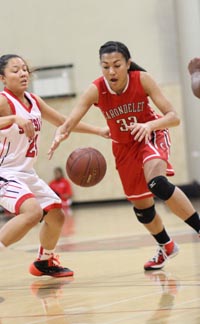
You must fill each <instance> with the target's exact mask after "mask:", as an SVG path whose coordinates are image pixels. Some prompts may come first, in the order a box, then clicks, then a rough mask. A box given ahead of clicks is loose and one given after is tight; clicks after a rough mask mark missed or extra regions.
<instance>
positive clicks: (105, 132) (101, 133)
mask: <svg viewBox="0 0 200 324" xmlns="http://www.w3.org/2000/svg"><path fill="white" fill-rule="evenodd" d="M99 136H102V137H104V138H107V139H109V138H111V134H110V128H109V127H102V128H100V130H99Z"/></svg>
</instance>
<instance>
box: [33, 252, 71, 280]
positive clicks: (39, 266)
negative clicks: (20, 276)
mask: <svg viewBox="0 0 200 324" xmlns="http://www.w3.org/2000/svg"><path fill="white" fill-rule="evenodd" d="M29 272H30V273H31V274H32V275H33V276H51V277H57V278H58V277H71V276H73V274H74V272H73V271H72V270H70V269H68V268H64V267H62V266H60V261H59V259H58V256H55V255H52V256H51V257H50V258H49V259H47V260H36V261H34V262H33V263H32V264H31V265H30V267H29Z"/></svg>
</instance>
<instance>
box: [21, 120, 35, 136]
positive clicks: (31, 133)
mask: <svg viewBox="0 0 200 324" xmlns="http://www.w3.org/2000/svg"><path fill="white" fill-rule="evenodd" d="M24 133H25V135H26V136H27V137H28V138H30V139H32V138H33V137H34V136H35V129H34V127H33V124H32V123H28V124H26V125H25V126H24Z"/></svg>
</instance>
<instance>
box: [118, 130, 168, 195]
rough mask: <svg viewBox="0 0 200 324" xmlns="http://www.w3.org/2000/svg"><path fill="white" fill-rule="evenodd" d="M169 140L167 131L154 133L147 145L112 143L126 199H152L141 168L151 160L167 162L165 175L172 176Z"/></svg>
mask: <svg viewBox="0 0 200 324" xmlns="http://www.w3.org/2000/svg"><path fill="white" fill-rule="evenodd" d="M170 144H171V143H170V138H169V132H168V130H163V131H155V132H153V133H152V139H151V141H150V142H149V143H148V144H145V143H144V141H143V142H142V143H139V142H135V141H133V142H131V143H116V142H113V146H112V148H113V154H114V157H115V162H116V169H117V170H118V172H119V176H120V179H121V182H122V185H123V188H124V192H125V194H126V197H127V199H129V200H136V199H144V198H147V197H152V196H153V194H152V193H151V192H150V191H149V189H148V186H147V183H146V180H145V177H144V170H143V166H144V164H145V162H147V161H150V160H152V159H161V160H164V161H166V162H167V169H166V175H167V176H173V175H174V170H173V168H172V166H171V164H170V163H169V161H168V158H169V153H170Z"/></svg>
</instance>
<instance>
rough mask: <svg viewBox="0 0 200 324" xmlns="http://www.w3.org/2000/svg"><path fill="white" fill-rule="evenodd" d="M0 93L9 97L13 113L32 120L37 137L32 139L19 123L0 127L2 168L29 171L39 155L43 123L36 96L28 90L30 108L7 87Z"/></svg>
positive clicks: (0, 165)
mask: <svg viewBox="0 0 200 324" xmlns="http://www.w3.org/2000/svg"><path fill="white" fill-rule="evenodd" d="M0 94H1V95H3V96H5V97H6V98H7V100H8V103H9V105H10V107H11V110H12V114H13V115H17V116H19V117H22V118H24V119H29V120H31V121H32V123H33V125H34V128H35V137H34V139H31V140H29V139H28V138H27V137H26V135H25V134H24V131H23V129H21V128H20V127H19V126H18V125H17V124H13V125H11V126H8V127H6V128H4V129H0V170H2V171H6V170H8V171H9V170H13V171H22V172H29V171H30V170H31V169H32V168H33V165H34V162H35V161H36V159H37V155H38V143H39V134H40V130H41V124H42V121H41V112H40V109H39V107H38V104H37V102H36V99H35V98H34V96H33V95H31V94H30V93H28V92H25V96H26V98H27V99H28V101H29V102H30V106H29V108H27V107H26V106H25V105H24V104H23V103H22V102H21V101H20V100H19V99H18V98H17V97H15V96H14V94H12V92H10V91H9V90H7V89H5V90H4V91H3V92H0Z"/></svg>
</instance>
